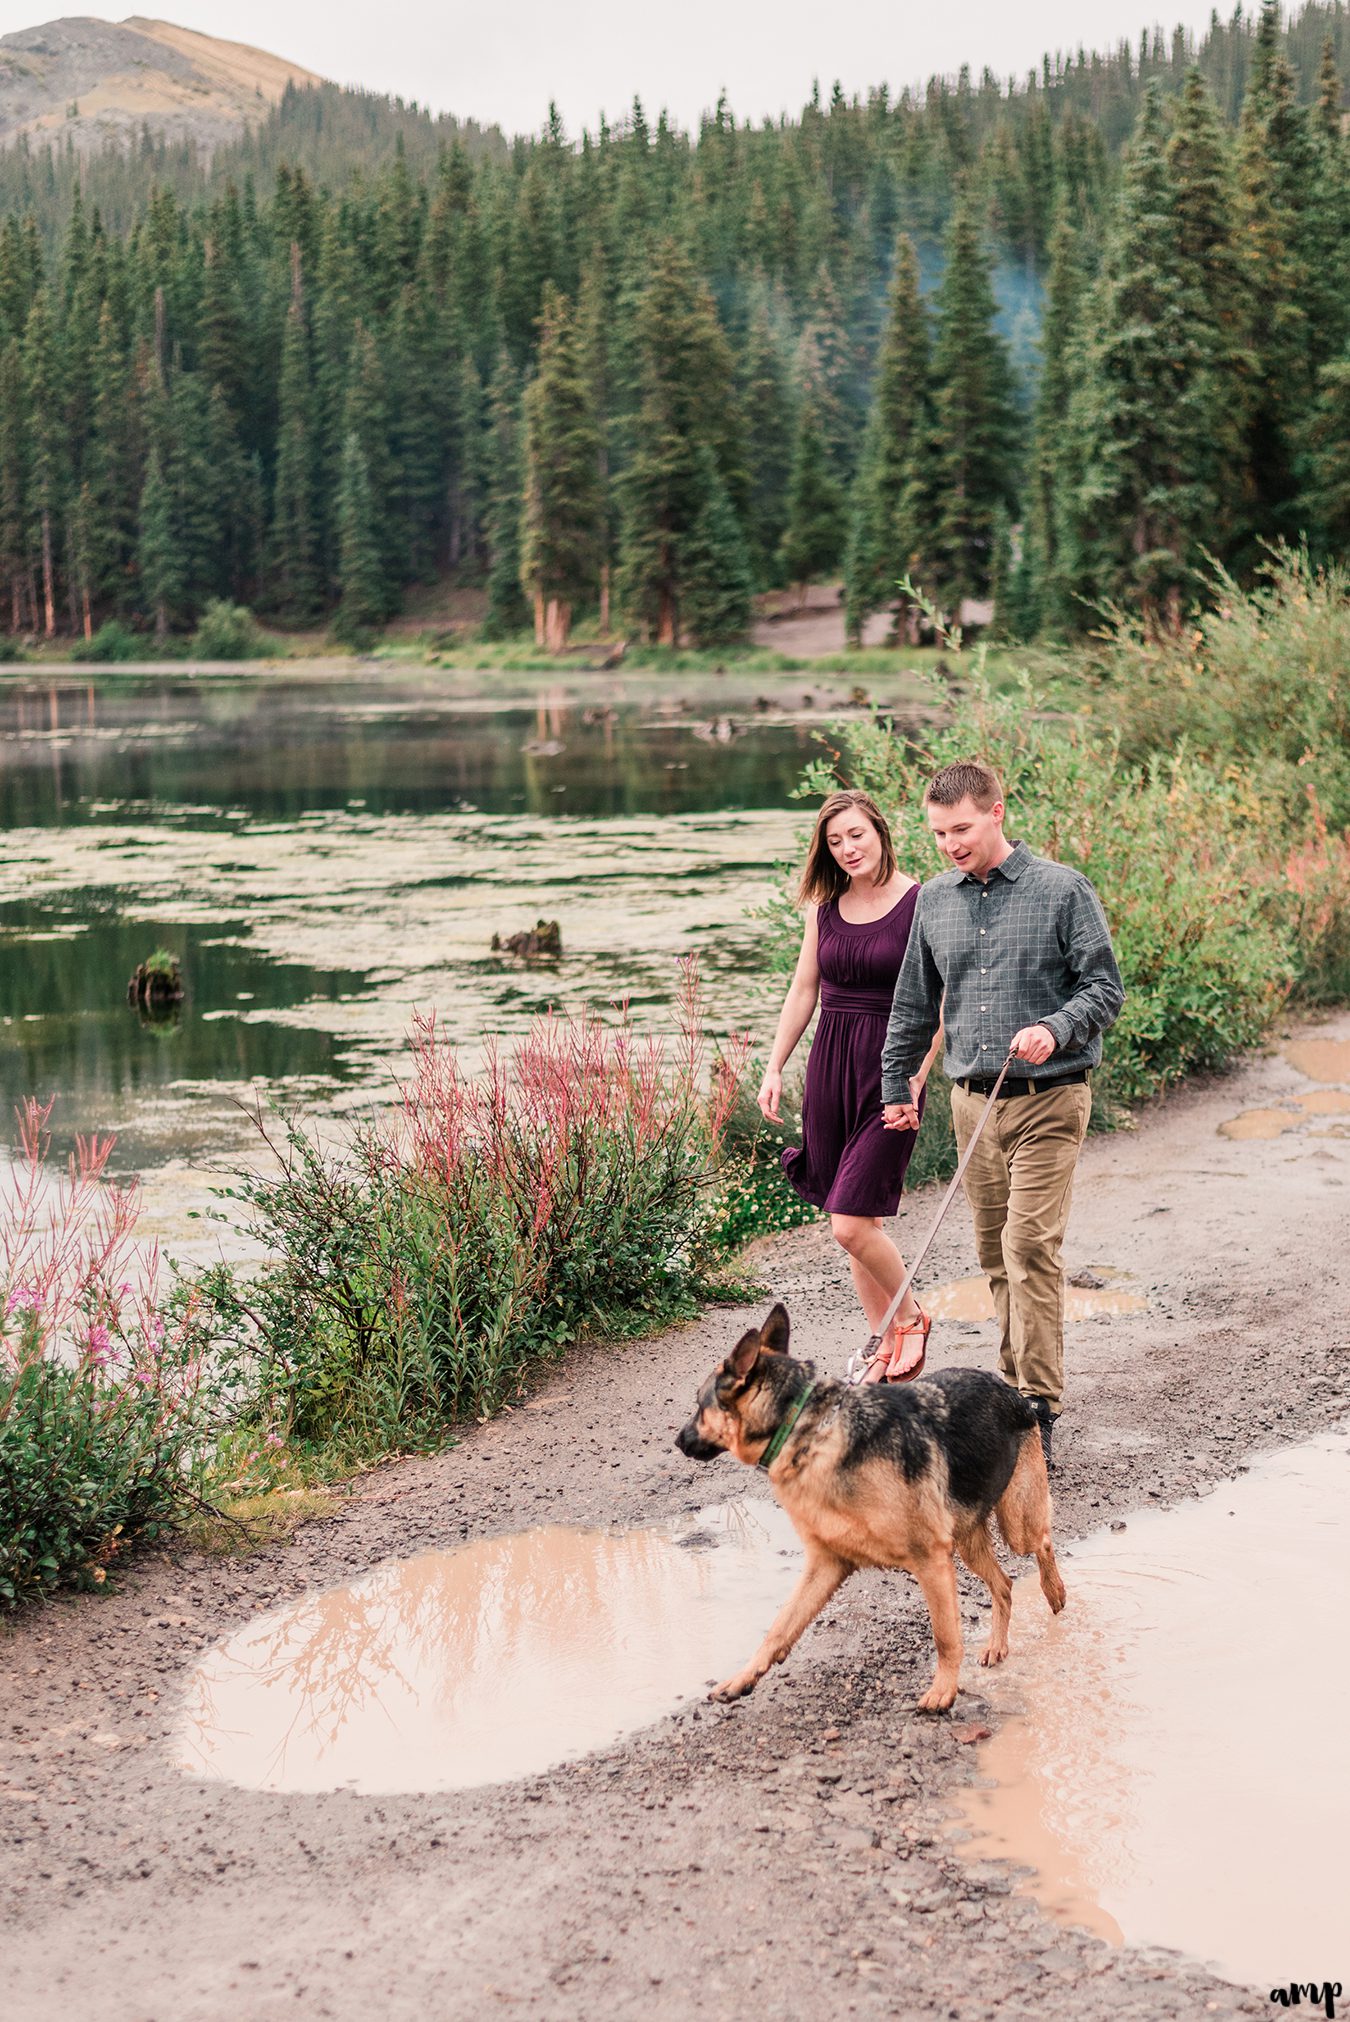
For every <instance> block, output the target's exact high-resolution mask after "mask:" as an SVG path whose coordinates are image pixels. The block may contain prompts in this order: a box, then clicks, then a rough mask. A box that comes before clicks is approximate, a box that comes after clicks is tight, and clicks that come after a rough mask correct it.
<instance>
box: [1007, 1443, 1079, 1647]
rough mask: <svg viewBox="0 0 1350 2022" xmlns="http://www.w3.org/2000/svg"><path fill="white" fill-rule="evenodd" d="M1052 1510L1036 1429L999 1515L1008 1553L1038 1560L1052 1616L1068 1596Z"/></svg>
mask: <svg viewBox="0 0 1350 2022" xmlns="http://www.w3.org/2000/svg"><path fill="white" fill-rule="evenodd" d="M1050 1510H1051V1505H1050V1477H1049V1476H1048V1475H1047V1473H1046V1471H1045V1450H1044V1448H1043V1447H1042V1445H1041V1435H1040V1433H1039V1432H1038V1431H1037V1430H1036V1429H1035V1428H1034V1427H1033V1428H1032V1430H1031V1431H1030V1432H1028V1433H1026V1434H1025V1435H1024V1436H1023V1440H1022V1451H1021V1452H1020V1453H1019V1454H1018V1456H1017V1465H1016V1467H1015V1468H1014V1469H1013V1477H1012V1480H1011V1481H1010V1482H1009V1483H1008V1486H1007V1487H1006V1488H1005V1489H1004V1491H1003V1494H1002V1495H1001V1496H1000V1497H999V1500H998V1506H997V1511H996V1514H997V1516H998V1527H999V1529H1000V1530H1001V1531H1002V1533H1003V1536H1004V1538H1005V1539H1006V1541H1007V1545H1008V1549H1009V1551H1013V1552H1016V1553H1017V1554H1018V1556H1019V1557H1021V1558H1034V1559H1035V1561H1036V1565H1037V1569H1038V1571H1039V1572H1040V1576H1041V1592H1042V1593H1043V1594H1044V1595H1045V1598H1046V1600H1047V1601H1048V1602H1049V1603H1050V1612H1051V1614H1052V1615H1057V1614H1058V1613H1059V1611H1060V1609H1061V1608H1062V1607H1063V1606H1064V1602H1065V1598H1066V1597H1065V1593H1064V1582H1063V1580H1062V1579H1061V1578H1060V1572H1059V1567H1058V1565H1057V1564H1056V1563H1055V1547H1054V1544H1053V1542H1052V1541H1051V1536H1050Z"/></svg>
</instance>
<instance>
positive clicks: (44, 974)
mask: <svg viewBox="0 0 1350 2022" xmlns="http://www.w3.org/2000/svg"><path fill="white" fill-rule="evenodd" d="M485 678H491V679H492V681H493V683H494V688H495V693H494V694H493V695H492V696H484V695H483V693H482V692H481V688H482V685H483V682H484V680H485ZM677 679H678V677H677ZM842 714H847V709H846V705H845V690H844V689H843V688H842V687H841V686H839V685H838V684H836V685H835V686H834V687H833V688H831V687H830V686H829V685H827V684H826V685H818V686H814V687H813V686H811V685H810V684H809V683H808V681H807V679H806V678H805V677H803V678H802V679H801V681H800V682H797V681H796V680H795V679H794V680H793V682H792V685H791V687H788V686H787V685H786V683H785V680H784V677H782V676H775V677H773V681H772V684H771V685H770V684H767V683H766V682H764V681H761V683H760V684H759V686H758V687H757V686H756V684H755V682H754V681H753V680H752V679H746V678H742V677H735V676H690V677H684V684H683V685H682V686H679V687H678V688H677V689H676V688H675V687H674V685H673V683H672V679H671V677H663V678H662V679H661V680H660V681H657V680H656V679H654V678H653V677H645V678H644V677H642V676H633V675H629V676H626V677H622V678H621V677H619V676H617V675H608V674H579V675H576V676H573V677H572V678H571V679H570V680H569V681H568V682H567V683H566V684H565V685H564V684H559V683H556V682H553V683H550V684H548V685H547V686H541V685H540V684H539V683H538V682H537V681H535V682H531V681H529V679H528V677H525V678H523V679H522V677H515V678H514V684H512V679H511V677H498V676H493V677H482V676H473V677H465V676H462V675H457V674H453V673H448V672H447V673H440V672H437V671H431V670H427V671H425V672H417V671H414V672H413V673H411V674H409V673H407V672H405V671H403V670H400V671H398V672H397V673H390V674H380V675H378V676H376V675H365V676H362V677H359V678H358V677H355V676H346V677H341V678H331V677H330V678H321V677H315V676H311V677H308V678H306V677H305V676H304V675H303V674H301V675H298V676H296V677H295V678H292V677H290V676H284V677H278V676H275V675H270V676H266V677H257V676H251V677H244V678H231V679H225V680H211V679H203V678H184V679H181V680H177V679H174V678H172V677H170V678H167V679H165V678H163V677H160V678H158V679H156V680H154V681H153V682H151V681H138V680H137V679H136V678H135V677H131V678H127V677H122V678H118V679H117V680H115V681H109V682H104V683H101V684H96V683H90V682H88V681H86V680H85V679H83V678H81V677H79V676H76V675H72V676H69V677H67V678H65V679H60V678H55V677H48V678H44V679H43V680H42V681H41V682H38V681H36V680H32V679H25V680H19V679H13V680H9V681H7V682H5V683H4V684H3V686H0V1020H2V1021H3V1022H0V1099H3V1102H4V1106H5V1111H6V1115H7V1114H8V1111H9V1109H10V1106H11V1105H12V1104H13V1102H14V1101H15V1100H17V1099H18V1098H19V1097H21V1096H24V1095H28V1094H36V1095H39V1096H41V1097H42V1098H44V1099H45V1098H46V1097H47V1096H48V1095H50V1094H53V1093H54V1094H55V1095H56V1096H57V1098H58V1104H57V1110H56V1113H55V1116H54V1122H55V1123H56V1125H57V1126H58V1131H59V1134H60V1136H62V1137H68V1136H69V1135H70V1134H72V1133H73V1132H74V1131H75V1130H77V1129H78V1130H90V1129H100V1130H115V1131H117V1132H118V1134H119V1151H118V1163H119V1165H120V1166H121V1167H122V1169H123V1170H132V1169H136V1170H143V1171H147V1172H152V1171H155V1170H157V1169H159V1170H163V1169H165V1168H166V1167H173V1166H174V1165H176V1164H181V1163H182V1162H184V1161H186V1162H188V1163H189V1164H191V1163H194V1162H200V1161H201V1160H202V1159H203V1158H206V1157H209V1156H210V1155H212V1154H214V1153H216V1152H218V1151H220V1150H222V1149H224V1150H228V1149H230V1148H231V1147H233V1146H234V1145H235V1144H237V1143H238V1142H239V1141H240V1133H241V1131H242V1125H241V1123H240V1120H239V1116H238V1111H237V1109H236V1107H235V1105H234V1103H233V1101H232V1099H231V1098H232V1097H237V1096H240V1095H241V1094H246V1093H247V1092H248V1091H249V1090H250V1088H254V1087H257V1086H258V1085H260V1084H264V1085H265V1086H266V1087H267V1088H268V1089H271V1090H275V1091H277V1092H278V1093H280V1094H281V1095H282V1096H283V1097H285V1098H287V1099H295V1100H298V1101H301V1102H303V1103H304V1104H305V1105H306V1106H307V1107H311V1108H318V1109H323V1108H325V1107H326V1108H330V1109H332V1108H338V1109H340V1108H342V1107H344V1106H349V1105H350V1104H352V1103H357V1102H359V1103H364V1102H365V1101H367V1100H368V1099H369V1098H370V1097H371V1096H372V1095H378V1094H379V1093H381V1092H388V1090H389V1088H390V1087H391V1085H392V1080H393V1077H394V1076H395V1075H396V1074H397V1072H398V1067H399V1057H400V1055H401V1053H402V1049H403V1041H404V1035H405V1033H406V1031H407V1027H408V1024H409V1021H410V1018H411V1016H412V1014H413V1012H414V1010H419V1009H420V1010H434V1011H435V1012H436V1014H437V1017H438V1020H439V1022H440V1025H441V1028H442V1030H443V1031H444V1032H445V1033H446V1034H447V1036H448V1037H450V1038H451V1039H453V1040H455V1041H456V1042H457V1043H458V1044H460V1045H461V1047H462V1048H463V1049H464V1050H465V1052H466V1054H467V1055H469V1056H471V1057H472V1056H473V1055H475V1054H476V1052H477V1051H478V1049H480V1048H481V1046H482V1044H483V1042H484V1040H485V1038H487V1037H489V1036H492V1035H499V1036H501V1037H503V1038H505V1039H506V1040H507V1041H508V1043H509V1040H510V1038H511V1036H512V1035H513V1034H515V1033H518V1032H520V1031H521V1030H522V1029H523V1028H524V1027H525V1025H526V1024H527V1023H528V1021H529V1019H530V1018H531V1017H533V1016H535V1015H536V1014H537V1013H539V1012H541V1011H544V1010H546V1009H547V1008H549V1007H550V1006H553V1007H556V1008H558V1009H560V1010H565V1011H568V1012H576V1011H578V1010H580V1009H582V1008H583V1007H585V1006H588V1005H589V1006H594V1007H596V1008H597V1009H599V1010H601V1011H602V1012H603V1013H604V1014H605V1015H611V1014H610V1008H609V1007H611V1006H612V1005H613V1004H614V1002H615V1001H616V1000H620V999H625V998H626V999H627V1000H628V1001H629V1003H630V1005H631V1010H632V1015H633V1017H634V1019H635V1021H636V1022H637V1023H638V1024H639V1025H640V1026H642V1027H644V1028H646V1029H657V1030H660V1029H668V1028H669V1026H670V1024H671V1012H670V1004H671V999H672V995H673V991H674V988H675V984H676V981H677V977H678V960H679V957H680V956H682V955H688V954H697V955H698V957H699V960H700V964H701V969H702V973H703V977H704V981H705V989H706V997H707V1005H708V1025H709V1030H710V1032H711V1033H713V1034H724V1033H726V1032H729V1031H732V1030H739V1029H746V1028H749V1029H753V1030H754V1031H755V1032H756V1034H757V1036H759V1037H760V1038H761V1040H762V1041H763V1042H765V1043H767V1038H768V1031H769V1026H770V1025H771V1022H772V1010H773V1001H774V997H775V994H776V992H777V990H778V989H780V988H781V984H780V983H779V981H778V980H777V979H776V978H774V977H773V976H771V975H769V974H768V973H767V971H766V969H765V965H764V961H763V948H762V942H763V932H764V930H763V928H762V927H761V926H759V925H758V924H757V923H756V922H755V921H754V920H753V918H751V917H750V914H751V910H752V909H753V908H754V907H755V906H756V905H758V904H762V903H763V902H764V901H765V900H766V899H767V898H768V897H769V895H770V893H771V891H772V889H773V885H774V866H775V864H776V863H778V862H780V861H781V860H782V859H784V858H785V857H788V856H791V855H792V854H793V853H794V851H795V849H796V847H797V843H798V838H799V835H800V831H801V828H802V825H803V822H804V820H805V818H806V816H805V810H804V809H803V808H802V807H801V805H800V804H799V803H797V802H795V801H794V800H793V798H792V792H793V788H794V787H795V786H796V784H797V781H798V779H799V777H800V774H801V771H802V768H803V766H804V765H805V764H806V763H807V761H808V760H809V759H810V758H811V757H813V756H815V755H818V754H820V753H821V752H822V750H825V749H828V748H830V746H831V744H832V742H833V740H832V738H831V736H830V725H831V723H832V722H837V720H838V718H839V717H840V715H842ZM822 739H823V741H822ZM541 917H543V918H549V919H553V918H556V919H557V920H558V921H559V923H560V926H561V931H562V941H563V956H562V959H561V960H560V961H556V962H541V963H530V964H527V963H523V962H520V961H516V960H513V959H512V958H510V957H506V956H503V955H494V954H493V953H492V951H491V945H490V944H491V939H492V935H493V933H494V932H498V933H500V934H502V935H503V936H505V935H508V934H511V933H514V932H516V931H517V930H519V929H521V928H528V927H531V926H533V925H534V923H535V921H536V919H538V918H541ZM157 946H164V947H166V948H169V949H171V950H172V951H173V952H174V953H175V954H176V955H177V956H178V957H179V960H180V963H181V966H182V973H183V977H184V981H185V983H186V987H187V999H186V1002H185V1004H184V1006H183V1007H182V1010H181V1013H180V1015H178V1016H177V1017H175V1018H173V1019H171V1020H170V1021H168V1022H166V1023H164V1024H152V1023H149V1022H147V1021H144V1020H142V1019H141V1018H139V1017H138V1016H137V1013H136V1012H135V1011H134V1010H132V1009H131V1008H130V1007H129V1006H128V1005H127V1003H126V1001H125V991H126V984H127V979H128V977H129V976H130V974H131V971H132V969H133V968H134V967H135V965H136V963H137V962H138V961H141V960H143V959H144V958H145V957H146V956H147V955H149V954H150V952H151V951H152V950H153V949H154V948H155V947H157Z"/></svg>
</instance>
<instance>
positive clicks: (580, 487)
mask: <svg viewBox="0 0 1350 2022" xmlns="http://www.w3.org/2000/svg"><path fill="white" fill-rule="evenodd" d="M603 552H604V509H603V500H602V499H601V496H600V432H599V426H598V423H597V420H596V415H595V410H594V408H593V407H592V405H591V401H590V396H589V391H588V388H587V385H586V380H585V377H584V375H583V373H582V369H581V360H580V356H579V353H578V346H577V341H576V332H575V329H574V327H573V323H572V316H571V310H570V307H569V304H568V302H567V300H566V298H565V297H564V296H562V295H560V294H559V293H558V291H557V289H556V288H553V287H551V286H550V287H546V288H545V290H544V298H543V312H542V316H541V319H540V333H539V362H538V366H537V368H536V371H535V374H534V377H533V379H532V380H531V381H530V384H529V386H528V387H527V388H526V390H525V497H524V511H523V515H522V524H521V558H520V575H521V582H522V584H523V585H524V588H525V591H526V594H527V595H528V596H529V597H530V599H531V600H532V602H533V605H534V614H535V639H536V641H537V643H538V644H539V645H541V646H545V647H547V649H548V651H549V652H550V653H561V652H562V651H563V650H564V648H565V647H566V645H567V639H568V634H569V632H570V630H571V625H572V614H573V611H574V609H575V607H576V606H577V605H578V604H579V603H583V602H587V601H589V600H590V599H591V598H592V597H593V596H594V595H595V593H596V590H597V588H598V585H599V576H600V563H601V559H602V556H603Z"/></svg>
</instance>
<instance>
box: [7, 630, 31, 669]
mask: <svg viewBox="0 0 1350 2022" xmlns="http://www.w3.org/2000/svg"><path fill="white" fill-rule="evenodd" d="M27 658H28V655H27V654H26V653H25V652H24V650H23V642H22V640H19V639H16V638H15V637H14V634H13V633H12V632H0V666H4V667H12V666H14V665H15V663H16V662H17V661H20V660H26V659H27Z"/></svg>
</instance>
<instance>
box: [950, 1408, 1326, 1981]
mask: <svg viewBox="0 0 1350 2022" xmlns="http://www.w3.org/2000/svg"><path fill="white" fill-rule="evenodd" d="M1060 1557H1061V1564H1062V1566H1063V1571H1064V1578H1065V1582H1066V1584H1067V1586H1068V1589H1069V1605H1068V1607H1067V1608H1066V1609H1065V1611H1064V1613H1063V1615H1061V1616H1060V1617H1059V1618H1058V1620H1057V1621H1051V1620H1050V1618H1049V1617H1048V1615H1047V1613H1046V1611H1045V1608H1044V1606H1043V1604H1042V1602H1041V1600H1040V1597H1039V1593H1038V1591H1037V1588H1036V1584H1035V1581H1034V1579H1032V1580H1028V1579H1023V1580H1021V1581H1019V1583H1018V1587H1017V1592H1016V1598H1015V1601H1014V1607H1013V1626H1012V1637H1011V1642H1012V1654H1011V1657H1010V1659H1009V1661H1008V1664H1007V1665H1006V1666H1005V1667H1003V1669H1002V1670H1000V1671H998V1672H995V1673H992V1674H990V1673H980V1674H979V1675H980V1678H981V1681H982V1689H986V1690H988V1692H989V1694H990V1697H991V1700H992V1701H993V1702H994V1704H995V1705H996V1706H997V1707H999V1708H1000V1709H1008V1708H1013V1709H1017V1710H1014V1711H1011V1712H1010V1713H1009V1717H1008V1718H1007V1719H1006V1721H1005V1723H1004V1724H1003V1725H1002V1726H1001V1728H1000V1730H999V1732H998V1733H997V1735H996V1736H995V1738H994V1739H993V1740H992V1741H990V1742H988V1743H986V1744H985V1745H984V1746H983V1747H982V1748H981V1750H980V1760H979V1769H980V1771H981V1773H982V1775H983V1776H984V1777H985V1778H988V1779H992V1787H988V1788H976V1789H972V1790H970V1791H969V1792H967V1793H966V1795H965V1798H964V1800H963V1804H962V1816H963V1820H964V1823H965V1825H966V1826H967V1827H968V1828H969V1830H970V1833H971V1835H972V1836H971V1837H969V1838H967V1839H966V1840H965V1841H964V1842H963V1843H962V1845H961V1848H960V1851H961V1853H962V1854H963V1856H965V1857H966V1858H969V1859H974V1860H988V1859H1006V1860H1011V1861H1015V1862H1018V1863H1022V1864H1025V1865H1026V1866H1029V1867H1031V1868H1033V1869H1034V1870H1035V1873H1034V1875H1033V1876H1032V1877H1031V1878H1030V1879H1029V1880H1027V1881H1025V1882H1024V1883H1023V1884H1022V1887H1023V1889H1024V1891H1025V1892H1026V1893H1029V1894H1030V1895H1032V1896H1034V1897H1035V1898H1036V1899H1037V1900H1038V1901H1039V1902H1040V1903H1041V1904H1042V1905H1043V1906H1044V1907H1045V1908H1046V1909H1047V1910H1048V1911H1049V1912H1050V1913H1051V1914H1052V1915H1054V1916H1055V1917H1056V1918H1058V1919H1059V1920H1061V1921H1062V1922H1064V1923H1066V1924H1075V1925H1081V1926H1084V1927H1086V1928H1087V1929H1089V1930H1093V1931H1095V1932H1097V1933H1098V1934H1099V1935H1100V1936H1102V1937H1103V1938H1106V1939H1108V1940H1110V1941H1112V1942H1115V1943H1120V1942H1125V1943H1130V1944H1150V1945H1166V1946H1172V1947H1175V1948H1176V1949H1178V1950H1180V1951H1184V1952H1188V1953H1191V1954H1192V1955H1194V1956H1196V1957H1198V1958H1201V1959H1203V1960H1205V1961H1207V1962H1208V1963H1209V1964H1210V1965H1212V1966H1213V1967H1214V1968H1215V1969H1216V1970H1217V1971H1218V1972H1219V1973H1220V1974H1222V1975H1223V1976H1224V1977H1226V1978H1228V1979H1232V1980H1237V1981H1244V1982H1252V1983H1255V1984H1257V1985H1259V1986H1263V1987H1266V1988H1270V1987H1274V1986H1279V1985H1281V1984H1283V1985H1284V1986H1288V1984H1289V1982H1290V1981H1291V1980H1300V1981H1306V1980H1307V1979H1309V1978H1310V1977H1312V1976H1314V1975H1315V1976H1316V1978H1317V1979H1318V1980H1319V1981H1320V1980H1324V1979H1326V1978H1327V1977H1330V1978H1332V1979H1336V1978H1340V1979H1344V1978H1345V1977H1346V1975H1345V1972H1344V1967H1345V1963H1346V1960H1345V1935H1346V1919H1345V1837H1344V1835H1345V1813H1346V1805H1347V1801H1348V1800H1350V1725H1347V1722H1346V1720H1345V1718H1344V1698H1345V1680H1346V1674H1347V1669H1350V1572H1348V1571H1347V1566H1348V1565H1350V1428H1343V1429H1342V1430H1340V1431H1338V1432H1335V1433H1332V1434H1328V1435H1326V1436H1325V1437H1323V1438H1321V1439H1318V1440H1314V1441H1311V1442H1309V1443H1307V1444H1306V1445H1301V1446H1298V1447H1293V1448H1289V1449H1287V1450H1286V1451H1284V1452H1282V1453H1277V1454H1273V1455H1270V1456H1268V1457H1266V1458H1264V1459H1262V1460H1260V1461H1258V1462H1256V1463H1254V1464H1253V1466H1252V1467H1251V1469H1250V1471H1249V1472H1246V1473H1244V1474H1243V1475H1241V1476H1239V1478H1238V1479H1237V1480H1235V1481H1233V1482H1230V1483H1227V1484H1225V1485H1223V1486H1221V1487H1219V1488H1218V1489H1216V1490H1214V1491H1213V1492H1212V1493H1210V1494H1209V1495H1206V1496H1205V1497H1203V1498H1202V1499H1201V1500H1200V1501H1198V1502H1193V1503H1187V1504H1183V1505H1182V1506H1181V1507H1179V1508H1175V1509H1171V1510H1164V1511H1145V1512H1143V1513H1141V1514H1139V1515H1135V1516H1131V1517H1130V1518H1129V1520H1128V1522H1127V1524H1125V1525H1124V1526H1123V1527H1122V1528H1121V1529H1120V1530H1118V1531H1105V1532H1101V1533H1098V1534H1096V1535H1094V1536H1092V1537H1090V1538H1088V1539H1087V1540H1086V1541H1084V1542H1080V1543H1078V1544H1074V1545H1071V1546H1069V1547H1068V1548H1067V1549H1066V1550H1064V1551H1062V1552H1061V1555H1060ZM986 1679H988V1680H989V1681H990V1682H989V1683H988V1685H987V1686H986V1685H984V1682H983V1681H984V1680H986Z"/></svg>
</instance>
